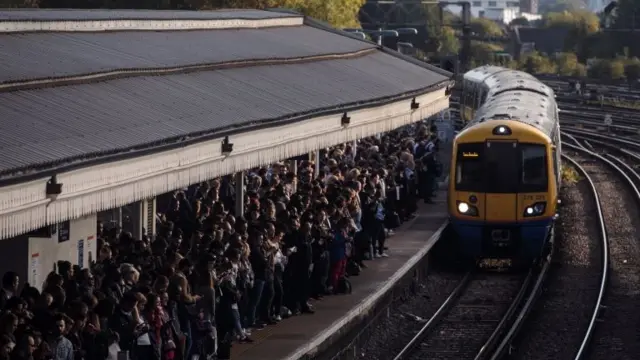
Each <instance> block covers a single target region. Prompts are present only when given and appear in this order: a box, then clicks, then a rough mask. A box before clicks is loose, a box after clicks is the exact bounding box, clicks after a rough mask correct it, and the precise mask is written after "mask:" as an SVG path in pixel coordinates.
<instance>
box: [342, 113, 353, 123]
mask: <svg viewBox="0 0 640 360" xmlns="http://www.w3.org/2000/svg"><path fill="white" fill-rule="evenodd" d="M340 123H341V124H342V126H349V124H351V117H350V116H347V113H346V112H345V113H344V114H342V119H340Z"/></svg>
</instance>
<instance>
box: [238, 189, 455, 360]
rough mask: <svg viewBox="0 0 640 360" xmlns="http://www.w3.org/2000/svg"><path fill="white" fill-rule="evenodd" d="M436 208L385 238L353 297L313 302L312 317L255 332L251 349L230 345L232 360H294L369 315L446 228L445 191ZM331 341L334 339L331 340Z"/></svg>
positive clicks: (353, 279) (425, 208)
mask: <svg viewBox="0 0 640 360" xmlns="http://www.w3.org/2000/svg"><path fill="white" fill-rule="evenodd" d="M434 202H435V203H434V204H429V205H428V204H420V205H419V206H420V210H419V211H418V216H417V217H416V218H415V219H413V220H411V221H409V222H407V223H405V224H403V226H402V227H401V228H399V229H398V230H396V233H395V235H393V236H392V237H390V238H388V240H387V244H388V247H389V250H388V253H389V257H388V258H381V259H376V260H373V261H367V262H366V265H367V266H368V267H367V268H366V269H363V270H362V272H361V274H360V275H359V276H355V277H351V278H350V281H351V284H352V286H353V292H352V293H351V294H349V295H336V296H328V297H325V298H323V299H322V300H319V301H315V302H313V306H314V309H315V310H316V313H315V314H311V315H301V316H294V317H291V318H289V319H285V320H283V321H282V322H281V323H280V324H277V325H274V326H268V327H267V328H265V329H263V330H260V331H254V332H253V334H252V338H253V339H254V340H255V341H254V343H252V344H234V345H233V349H232V350H233V351H232V357H231V358H232V359H233V360H237V359H240V360H285V359H286V360H294V359H299V358H300V357H302V356H304V355H305V354H308V353H314V352H316V351H318V350H319V349H326V347H327V343H328V342H331V341H332V340H331V335H332V334H333V333H336V332H337V331H338V330H342V329H343V328H344V327H347V326H348V325H349V323H351V322H354V321H355V319H357V318H358V317H359V316H360V315H362V314H365V313H367V312H368V311H369V310H370V309H371V308H372V307H373V306H374V305H375V304H376V302H377V301H378V300H379V299H381V298H382V297H383V295H384V294H385V293H387V292H388V291H389V290H390V289H392V288H393V286H394V283H396V282H398V281H399V280H400V279H401V278H402V277H403V276H404V275H405V274H406V273H407V272H408V271H410V270H411V269H412V267H413V266H414V265H415V264H417V263H418V262H419V260H420V259H422V258H423V257H424V255H425V254H426V253H427V252H428V251H429V249H431V247H432V246H433V244H434V243H435V242H436V240H437V238H438V237H439V235H440V233H441V232H442V230H443V229H444V225H445V223H446V218H447V214H446V206H447V204H446V192H443V193H441V194H439V195H438V198H437V199H435V201H434ZM334 338H335V337H334Z"/></svg>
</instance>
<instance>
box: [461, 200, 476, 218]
mask: <svg viewBox="0 0 640 360" xmlns="http://www.w3.org/2000/svg"><path fill="white" fill-rule="evenodd" d="M458 212H459V213H460V214H462V215H467V216H478V208H477V207H475V206H473V205H469V204H467V203H466V202H464V201H458Z"/></svg>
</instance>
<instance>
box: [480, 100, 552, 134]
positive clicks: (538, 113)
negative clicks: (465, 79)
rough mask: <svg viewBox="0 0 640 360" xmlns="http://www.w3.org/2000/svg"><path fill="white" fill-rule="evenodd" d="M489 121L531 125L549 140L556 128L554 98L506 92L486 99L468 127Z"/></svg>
mask: <svg viewBox="0 0 640 360" xmlns="http://www.w3.org/2000/svg"><path fill="white" fill-rule="evenodd" d="M490 120H513V121H518V122H521V123H525V124H528V125H531V126H533V127H535V128H537V129H538V130H540V131H541V132H543V133H544V134H545V135H547V136H548V137H550V138H551V134H552V133H553V131H554V130H555V129H556V127H557V122H558V116H557V105H556V101H555V98H553V97H547V96H546V95H541V94H538V93H533V92H528V91H508V92H504V93H501V94H498V95H495V96H493V97H491V98H488V99H487V102H486V103H485V104H484V105H482V106H481V107H480V109H478V111H477V112H476V115H475V117H474V119H473V120H472V121H471V122H469V125H468V127H473V126H474V125H476V124H479V123H482V122H486V121H490Z"/></svg>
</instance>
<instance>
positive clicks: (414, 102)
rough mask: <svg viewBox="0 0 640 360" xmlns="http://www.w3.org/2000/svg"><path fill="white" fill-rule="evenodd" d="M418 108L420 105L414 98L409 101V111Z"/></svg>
mask: <svg viewBox="0 0 640 360" xmlns="http://www.w3.org/2000/svg"><path fill="white" fill-rule="evenodd" d="M418 108H420V103H419V102H417V101H416V98H413V100H411V110H416V109H418Z"/></svg>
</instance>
